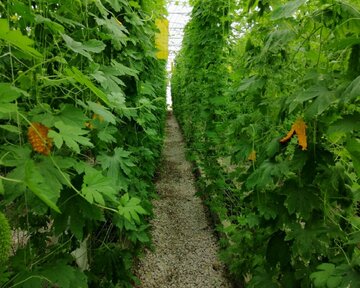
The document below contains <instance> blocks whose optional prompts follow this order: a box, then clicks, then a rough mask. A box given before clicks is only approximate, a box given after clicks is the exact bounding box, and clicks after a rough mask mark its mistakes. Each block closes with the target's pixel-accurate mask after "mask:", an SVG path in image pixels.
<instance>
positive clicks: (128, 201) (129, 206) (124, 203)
mask: <svg viewBox="0 0 360 288" xmlns="http://www.w3.org/2000/svg"><path fill="white" fill-rule="evenodd" d="M140 203H141V200H140V199H139V198H136V197H131V198H130V196H129V194H128V193H126V194H124V195H123V196H122V197H121V199H120V205H119V206H118V210H119V211H118V213H119V214H120V215H121V216H123V217H124V218H125V219H127V220H128V221H130V222H133V221H135V222H136V223H140V217H139V215H146V214H148V213H147V212H146V211H145V210H144V208H143V207H142V206H141V205H140Z"/></svg>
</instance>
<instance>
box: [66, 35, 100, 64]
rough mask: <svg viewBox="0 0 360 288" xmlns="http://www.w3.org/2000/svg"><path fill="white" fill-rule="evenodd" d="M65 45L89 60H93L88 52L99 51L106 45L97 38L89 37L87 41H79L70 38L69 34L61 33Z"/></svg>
mask: <svg viewBox="0 0 360 288" xmlns="http://www.w3.org/2000/svg"><path fill="white" fill-rule="evenodd" d="M61 36H62V37H63V39H64V41H65V42H66V45H67V47H68V48H69V49H71V50H73V51H74V52H75V53H79V54H81V55H83V56H85V57H87V58H88V59H89V60H90V61H93V59H92V58H91V55H90V53H89V52H93V53H100V52H101V51H103V50H104V49H105V47H106V45H105V44H104V43H103V42H102V41H99V40H95V39H91V40H89V41H87V42H84V43H81V42H77V41H75V40H74V39H72V38H71V37H70V36H68V35H66V34H61Z"/></svg>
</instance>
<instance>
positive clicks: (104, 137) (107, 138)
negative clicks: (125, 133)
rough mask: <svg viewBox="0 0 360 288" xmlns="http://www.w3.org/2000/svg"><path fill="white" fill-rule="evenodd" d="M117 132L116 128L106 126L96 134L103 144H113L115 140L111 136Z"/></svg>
mask: <svg viewBox="0 0 360 288" xmlns="http://www.w3.org/2000/svg"><path fill="white" fill-rule="evenodd" d="M117 132H118V130H117V129H116V127H114V126H107V127H105V128H104V129H101V130H100V131H99V132H98V134H97V137H98V138H99V139H100V140H101V141H104V142H105V143H114V142H116V138H115V137H114V136H113V135H114V134H115V133H117Z"/></svg>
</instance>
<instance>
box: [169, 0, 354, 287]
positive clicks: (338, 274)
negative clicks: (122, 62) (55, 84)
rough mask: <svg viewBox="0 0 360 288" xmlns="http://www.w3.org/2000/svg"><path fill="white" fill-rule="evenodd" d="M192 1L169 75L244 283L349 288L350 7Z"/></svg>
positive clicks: (203, 182) (228, 255)
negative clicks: (181, 39) (179, 49)
mask: <svg viewBox="0 0 360 288" xmlns="http://www.w3.org/2000/svg"><path fill="white" fill-rule="evenodd" d="M214 2H215V1H193V5H194V9H193V12H192V18H191V21H190V23H189V24H188V26H187V28H186V34H185V39H184V42H183V44H184V46H183V48H182V50H181V52H180V54H179V55H178V57H177V59H176V65H175V69H174V76H173V79H172V94H173V97H174V111H175V113H176V115H177V117H178V119H179V121H180V123H181V126H182V128H183V130H184V133H185V136H186V138H187V142H188V146H189V150H190V151H192V152H191V153H190V157H191V158H192V159H193V160H194V161H195V163H196V164H197V166H198V167H199V169H200V171H201V177H200V179H199V185H200V190H201V191H202V192H201V193H202V195H203V196H204V197H205V199H206V201H207V203H208V204H209V206H210V208H211V210H212V211H213V212H214V213H215V214H216V215H217V216H218V217H219V219H220V223H219V225H218V229H219V231H220V232H221V235H222V240H221V241H222V245H223V251H222V253H221V254H222V255H221V257H222V259H223V260H224V261H225V263H226V264H227V265H228V267H229V270H230V273H231V275H232V276H233V278H234V279H235V280H236V281H237V282H238V283H242V284H243V285H244V286H245V287H327V288H331V287H357V285H358V283H360V262H359V261H360V251H359V246H358V244H359V242H360V238H359V236H360V225H359V223H360V222H359V220H360V218H359V210H358V209H359V208H358V203H359V202H358V201H359V192H360V190H359V189H360V183H359V173H360V166H359V164H360V158H359V156H360V140H359V125H358V123H359V119H360V110H359V101H360V89H359V83H360V74H359V61H360V58H359V47H360V46H359V43H360V38H359V36H360V30H359V27H360V25H359V24H360V10H359V6H358V4H357V1H325V0H322V1H321V0H319V1H302V0H295V1H275V0H274V1H260V0H259V1H216V3H214Z"/></svg>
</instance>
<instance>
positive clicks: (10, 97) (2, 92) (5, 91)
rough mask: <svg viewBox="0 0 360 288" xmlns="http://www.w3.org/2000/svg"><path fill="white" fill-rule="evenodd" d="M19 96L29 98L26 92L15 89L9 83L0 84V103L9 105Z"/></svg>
mask: <svg viewBox="0 0 360 288" xmlns="http://www.w3.org/2000/svg"><path fill="white" fill-rule="evenodd" d="M21 95H24V96H29V94H28V93H27V92H26V91H23V90H21V89H19V88H16V87H15V86H13V85H11V84H10V83H0V103H9V102H12V101H15V100H16V99H18V98H19V97H20V96H21ZM1 105H2V104H1Z"/></svg>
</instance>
